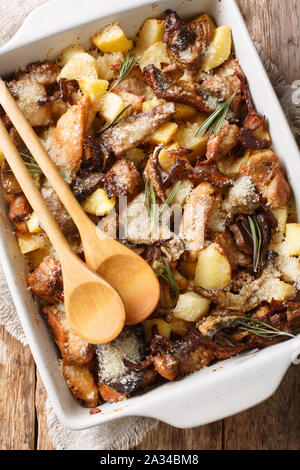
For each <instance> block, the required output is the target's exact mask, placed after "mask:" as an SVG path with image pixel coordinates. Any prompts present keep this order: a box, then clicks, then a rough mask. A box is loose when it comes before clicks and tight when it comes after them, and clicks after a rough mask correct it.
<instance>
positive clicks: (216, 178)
mask: <svg viewBox="0 0 300 470" xmlns="http://www.w3.org/2000/svg"><path fill="white" fill-rule="evenodd" d="M191 175H192V176H191V179H192V180H193V182H195V183H196V184H200V183H201V182H202V181H206V182H207V183H210V184H212V185H213V186H214V187H215V188H225V187H228V186H232V184H233V183H234V180H233V179H232V178H229V177H228V176H226V175H224V174H223V173H221V172H220V170H219V168H218V165H217V163H216V162H215V161H212V160H211V161H209V160H203V161H198V162H197V163H196V165H195V167H194V169H193V172H192V173H191Z"/></svg>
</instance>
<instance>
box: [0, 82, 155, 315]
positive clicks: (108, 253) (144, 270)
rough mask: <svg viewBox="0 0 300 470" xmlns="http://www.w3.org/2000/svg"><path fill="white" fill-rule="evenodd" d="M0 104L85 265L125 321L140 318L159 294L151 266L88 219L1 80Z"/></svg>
mask: <svg viewBox="0 0 300 470" xmlns="http://www.w3.org/2000/svg"><path fill="white" fill-rule="evenodd" d="M0 103H1V105H2V106H3V108H4V109H5V111H6V113H7V115H8V116H9V118H10V119H11V121H12V123H13V124H14V126H15V127H16V129H17V131H18V132H19V134H20V136H21V137H22V139H23V141H24V142H25V144H26V145H27V147H28V149H29V150H30V152H31V153H32V155H33V156H34V158H35V159H36V161H37V163H38V164H39V166H40V168H41V169H42V171H43V173H44V174H45V176H46V177H47V179H48V180H49V182H50V183H51V185H52V187H53V188H54V190H55V191H56V193H57V195H58V196H59V198H60V200H61V201H62V203H63V204H64V206H65V208H66V209H67V211H68V212H69V214H70V215H71V217H72V219H73V221H74V222H75V224H76V226H77V228H78V230H79V233H80V237H81V240H82V245H83V250H84V254H85V260H86V263H87V265H88V266H89V267H90V268H91V269H93V270H94V271H96V272H98V273H99V274H100V275H101V276H103V277H104V278H105V279H106V280H107V281H109V282H110V283H111V284H112V285H113V286H114V287H115V288H116V289H117V291H118V292H119V294H120V296H121V297H122V300H123V302H124V305H125V310H126V320H125V323H126V324H135V323H139V322H141V321H143V320H144V319H145V318H147V317H148V316H149V315H150V314H151V313H152V312H153V310H154V309H155V307H156V306H157V303H158V300H159V295H160V288H159V282H158V280H157V277H156V275H155V273H154V272H153V270H152V268H151V267H150V266H149V265H148V264H147V263H146V261H144V260H143V258H141V257H140V256H138V255H137V254H135V253H134V252H133V251H131V250H129V248H126V247H125V246H123V245H121V243H119V242H117V241H116V240H113V239H111V238H109V237H108V236H107V235H106V234H105V233H104V232H103V231H101V230H100V229H99V228H97V227H96V226H95V224H94V223H93V222H92V221H91V220H90V219H89V217H88V216H87V215H86V213H85V212H84V211H83V210H82V207H81V206H80V204H79V203H78V201H77V200H76V198H75V197H74V195H73V193H72V191H71V190H70V188H69V186H68V185H67V184H66V182H65V181H64V180H63V178H62V177H61V176H60V174H59V172H58V171H57V168H56V166H55V165H54V163H53V162H52V160H51V158H50V157H49V155H48V153H47V152H46V150H45V149H44V147H43V145H42V144H41V142H40V140H39V139H38V137H37V136H36V134H35V132H34V130H33V129H32V127H31V125H30V124H29V122H28V121H27V119H26V118H25V117H24V115H23V114H22V112H21V110H20V109H19V107H18V105H17V103H16V102H15V100H14V98H13V97H12V96H11V94H10V93H9V91H8V89H7V87H6V86H5V83H4V82H3V81H2V80H1V79H0Z"/></svg>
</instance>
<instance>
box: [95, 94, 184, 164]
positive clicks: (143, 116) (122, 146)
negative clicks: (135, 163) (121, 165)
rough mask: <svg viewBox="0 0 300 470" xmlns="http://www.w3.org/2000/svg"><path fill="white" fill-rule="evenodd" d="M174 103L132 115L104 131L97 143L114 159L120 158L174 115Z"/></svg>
mask: <svg viewBox="0 0 300 470" xmlns="http://www.w3.org/2000/svg"><path fill="white" fill-rule="evenodd" d="M175 112H176V108H175V104H174V103H164V104H160V105H159V106H156V107H155V108H151V109H149V110H147V111H144V112H143V113H139V114H134V115H132V116H129V117H128V118H125V119H123V120H122V121H121V122H120V123H118V124H116V125H115V126H112V127H110V128H109V129H108V130H106V131H104V132H103V133H102V134H101V136H100V139H99V143H100V144H102V145H103V146H104V147H105V148H106V149H108V150H110V151H111V152H112V153H113V154H114V156H115V157H121V156H122V155H123V154H124V153H125V152H127V151H128V150H130V149H132V148H134V147H137V146H138V145H140V144H142V143H144V142H145V141H146V140H147V139H148V138H149V137H150V136H151V134H153V132H154V131H156V130H157V129H158V128H159V127H161V126H162V125H163V124H165V123H166V122H167V121H169V120H170V119H171V118H172V117H173V116H174V114H175Z"/></svg>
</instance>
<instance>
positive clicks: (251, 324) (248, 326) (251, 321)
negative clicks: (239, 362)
mask: <svg viewBox="0 0 300 470" xmlns="http://www.w3.org/2000/svg"><path fill="white" fill-rule="evenodd" d="M234 321H235V323H236V324H237V325H238V326H239V327H240V329H241V330H243V331H248V332H249V333H252V334H254V335H257V336H288V337H290V338H294V335H293V334H291V333H287V332H286V331H280V330H278V329H277V328H275V327H274V326H272V325H269V324H268V323H265V322H263V321H261V320H258V319H257V318H251V317H240V318H236V319H235V320H234Z"/></svg>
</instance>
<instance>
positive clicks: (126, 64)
mask: <svg viewBox="0 0 300 470" xmlns="http://www.w3.org/2000/svg"><path fill="white" fill-rule="evenodd" d="M131 53H132V49H130V51H128V52H127V55H126V57H125V59H124V61H123V63H122V65H121V69H120V74H119V78H118V79H117V80H116V81H115V83H114V84H113V86H112V87H111V89H110V90H109V91H112V90H113V89H114V88H115V87H116V86H117V85H119V83H121V82H122V81H123V80H125V78H127V77H128V75H129V74H130V72H131V70H132V69H133V67H134V66H135V65H137V63H138V59H136V58H135V57H130V56H131Z"/></svg>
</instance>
